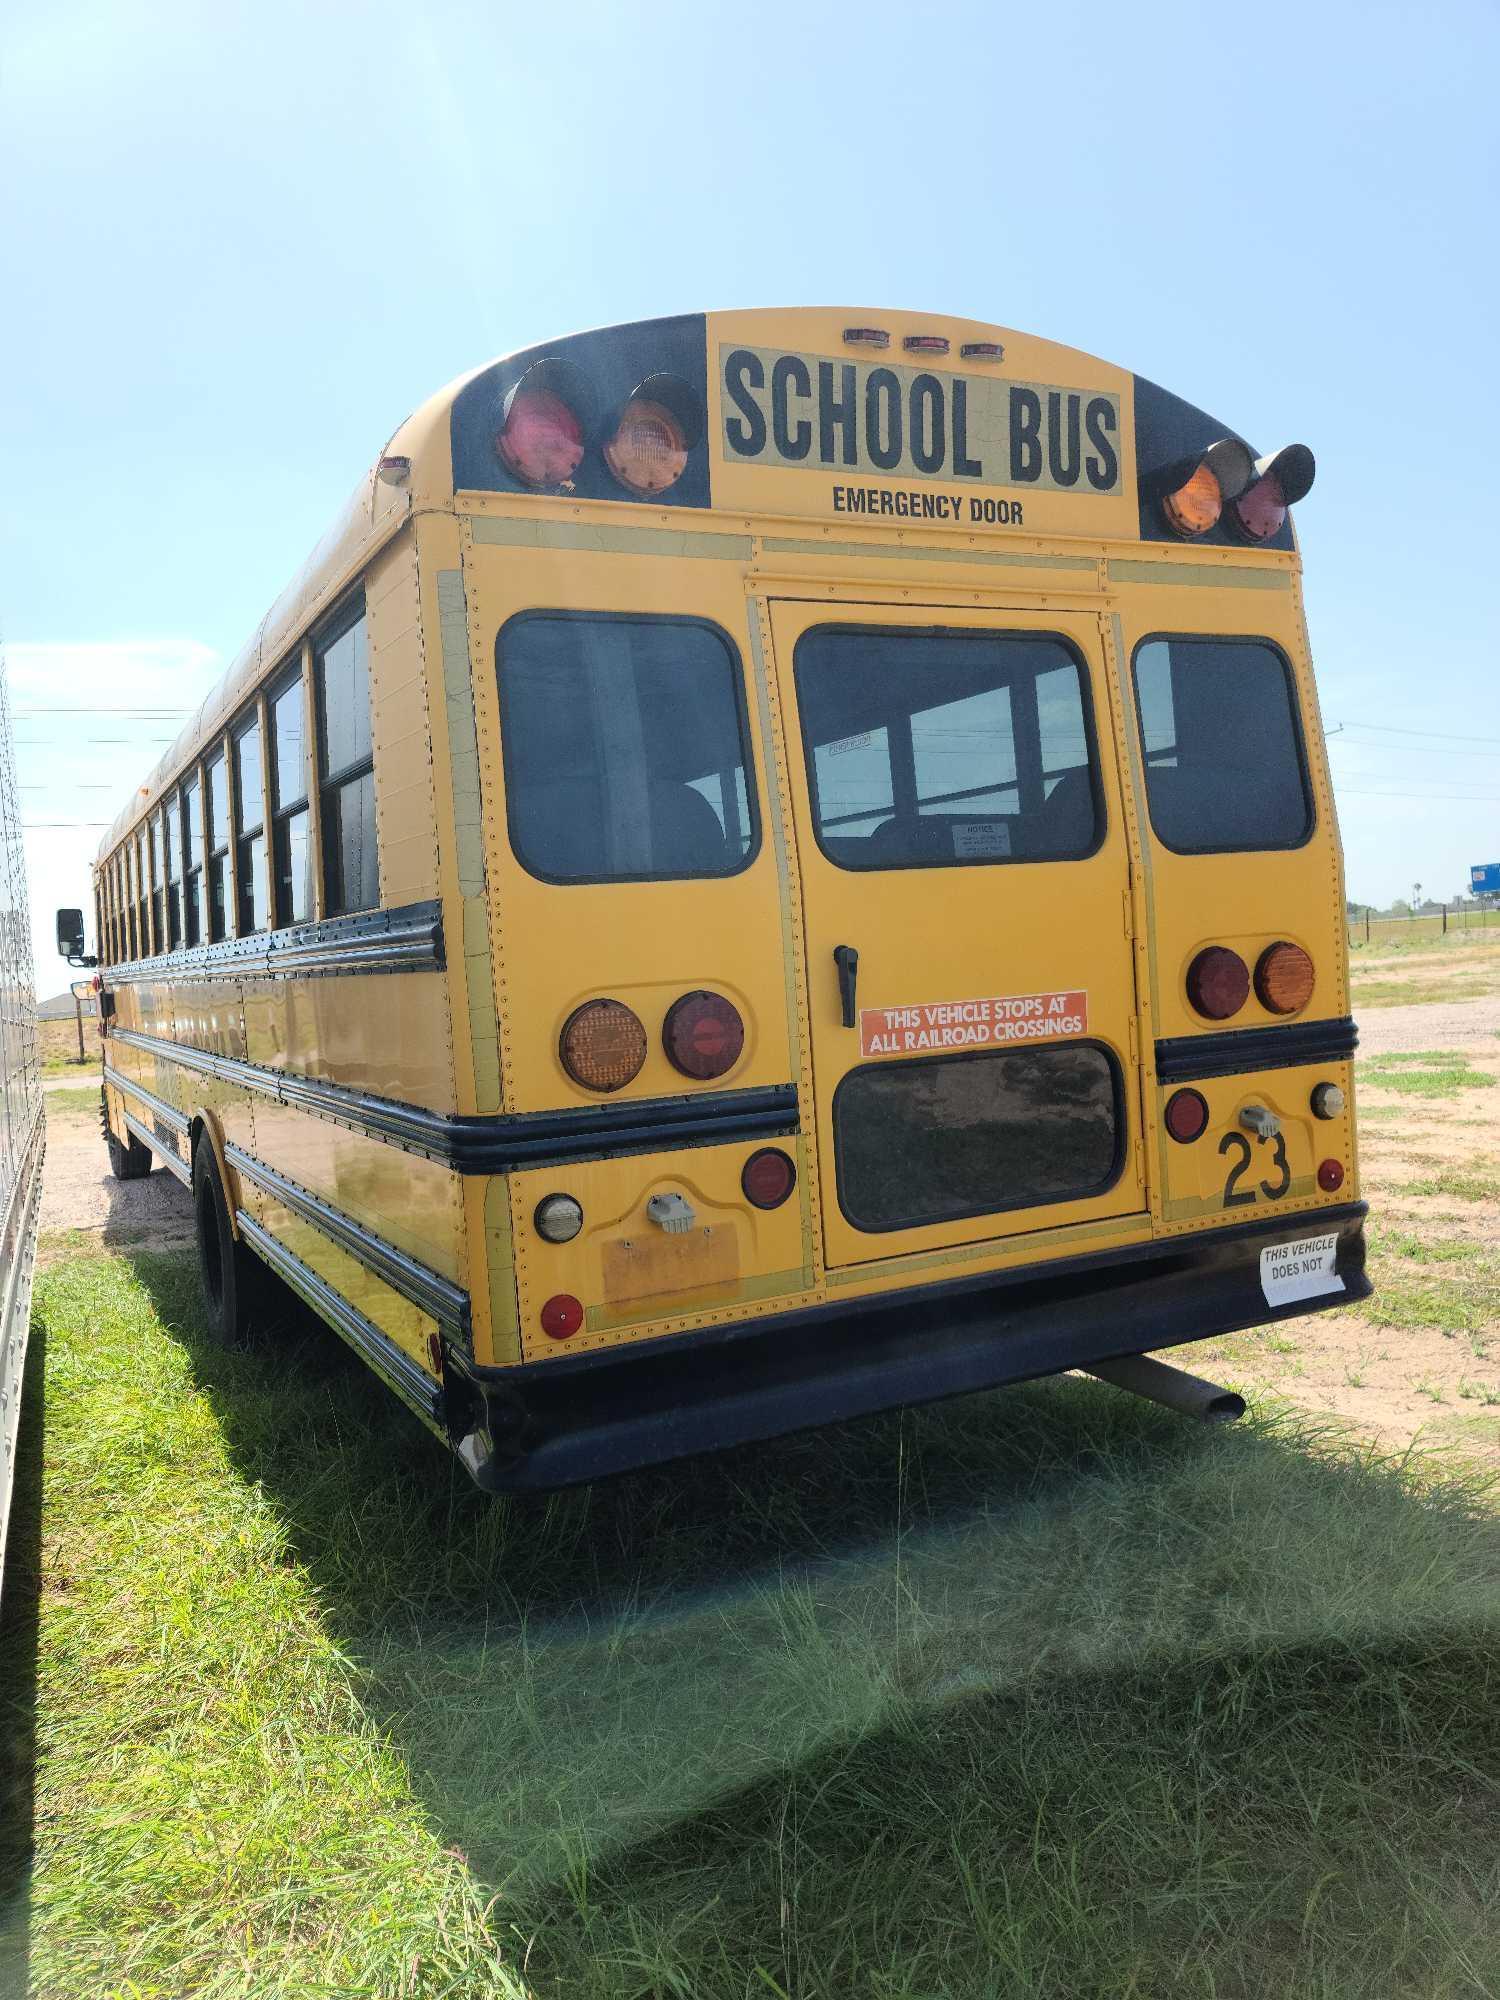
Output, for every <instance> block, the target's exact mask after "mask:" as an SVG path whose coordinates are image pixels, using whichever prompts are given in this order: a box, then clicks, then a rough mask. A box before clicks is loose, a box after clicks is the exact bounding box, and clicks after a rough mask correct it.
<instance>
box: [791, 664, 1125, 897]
mask: <svg viewBox="0 0 1500 2000" xmlns="http://www.w3.org/2000/svg"><path fill="white" fill-rule="evenodd" d="M795 669H796V680H797V701H798V705H799V708H800V710H801V716H802V734H803V743H804V747H805V750H806V754H807V761H808V780H809V786H810V789H811V791H812V800H813V819H814V824H815V826H816V828H817V834H818V844H819V846H820V847H821V848H822V850H823V852H824V853H825V854H826V855H827V856H828V858H829V860H830V861H833V862H836V863H837V864H838V866H839V867H841V868H937V867H944V866H954V865H962V864H965V863H976V862H979V863H983V862H996V861H1061V860H1067V859H1070V858H1076V857H1078V856H1080V855H1084V854H1088V853H1090V852H1091V851H1092V850H1093V848H1094V847H1095V846H1096V845H1097V844H1098V839H1099V832H1100V819H1099V812H1098V807H1097V804H1096V799H1095V790H1094V782H1093V773H1092V758H1091V754H1090V746H1089V734H1088V725H1087V720H1086V715H1085V706H1084V684H1083V676H1082V673H1081V671H1080V669H1079V666H1078V663H1077V661H1076V660H1075V659H1074V657H1073V655H1072V653H1070V652H1069V650H1068V649H1067V647H1066V646H1065V645H1064V644H1063V643H1062V641H1061V640H1059V639H1052V638H1045V637H1036V638H1033V637H1031V636H1029V635H1021V634H1007V633H988V632H880V631H864V630H860V631H849V630H839V629H837V628H832V627H830V628H826V629H824V630H820V631H814V632H808V633H805V634H804V635H803V637H802V638H801V639H800V640H799V641H798V644H797V651H796V659H795Z"/></svg>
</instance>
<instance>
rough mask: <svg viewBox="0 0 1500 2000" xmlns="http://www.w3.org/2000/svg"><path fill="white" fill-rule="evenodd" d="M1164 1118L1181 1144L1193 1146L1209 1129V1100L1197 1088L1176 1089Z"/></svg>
mask: <svg viewBox="0 0 1500 2000" xmlns="http://www.w3.org/2000/svg"><path fill="white" fill-rule="evenodd" d="M1163 1119H1164V1122H1165V1124H1166V1128H1167V1130H1168V1131H1169V1132H1170V1133H1171V1135H1172V1137H1173V1138H1174V1139H1175V1140H1176V1141H1177V1143H1178V1145H1179V1146H1191V1145H1192V1143H1193V1141H1194V1140H1195V1139H1201V1138H1202V1137H1203V1134H1204V1132H1205V1131H1206V1130H1207V1127H1208V1101H1207V1099H1206V1098H1204V1097H1203V1096H1202V1095H1201V1094H1200V1093H1199V1092H1198V1091H1196V1090H1174V1091H1173V1092H1172V1095H1171V1096H1170V1097H1169V1098H1168V1099H1167V1108H1166V1111H1165V1112H1164V1114H1163Z"/></svg>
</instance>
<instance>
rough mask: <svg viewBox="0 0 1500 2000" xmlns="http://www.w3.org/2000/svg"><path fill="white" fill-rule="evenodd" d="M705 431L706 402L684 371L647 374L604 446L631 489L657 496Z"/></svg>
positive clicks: (673, 482)
mask: <svg viewBox="0 0 1500 2000" xmlns="http://www.w3.org/2000/svg"><path fill="white" fill-rule="evenodd" d="M702 435H703V405H702V403H701V402H700V401H699V400H698V396H697V393H696V391H695V390H693V389H692V388H690V387H689V385H688V384H687V383H686V382H684V381H683V379H682V377H681V376H680V375H648V376H647V377H646V379H645V381H644V382H642V383H641V384H640V385H639V387H637V388H635V389H633V390H632V391H631V393H630V395H629V397H628V398H627V400H626V403H625V407H624V408H623V409H622V410H621V412H620V415H619V419H618V421H617V422H616V424H615V427H614V431H613V433H612V435H611V436H610V438H609V440H608V442H607V443H606V445H605V447H604V462H605V464H606V465H607V466H608V467H609V469H610V471H611V472H612V473H613V474H614V476H615V478H616V479H618V480H619V482H620V484H621V485H622V486H623V487H624V488H625V489H626V490H627V492H630V493H635V494H639V495H640V496H641V497H642V498H643V499H647V500H650V499H654V498H655V497H656V495H657V494H658V493H665V492H666V490H667V488H668V487H669V486H675V485H676V484H677V481H678V480H679V479H680V478H681V477H682V475H683V472H684V470H685V469H686V466H687V462H688V453H689V452H690V451H691V450H692V449H693V447H694V445H696V444H697V442H698V440H699V439H700V438H701V437H702Z"/></svg>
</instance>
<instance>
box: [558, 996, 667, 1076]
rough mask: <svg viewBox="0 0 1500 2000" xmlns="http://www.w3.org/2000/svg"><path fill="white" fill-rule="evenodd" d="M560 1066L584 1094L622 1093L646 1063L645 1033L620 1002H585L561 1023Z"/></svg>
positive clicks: (635, 1016) (636, 1018)
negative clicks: (616, 1091)
mask: <svg viewBox="0 0 1500 2000" xmlns="http://www.w3.org/2000/svg"><path fill="white" fill-rule="evenodd" d="M558 1054H559V1056H560V1057H561V1058H562V1066H563V1068H564V1069H565V1070H566V1071H567V1072H568V1075H569V1076H570V1077H572V1079H573V1081H574V1082H575V1083H581V1084H582V1085H583V1087H584V1089H585V1090H623V1089H624V1088H625V1086H626V1084H627V1083H629V1082H630V1081H631V1080H632V1078H634V1077H636V1076H638V1075H639V1074H640V1068H641V1064H642V1063H643V1062H644V1061H645V1060H646V1030H645V1029H644V1028H643V1027H642V1026H641V1023H640V1019H639V1017H638V1016H637V1015H635V1014H633V1013H632V1012H631V1011H630V1009H629V1008H628V1007H627V1006H625V1005H624V1003H623V1002H622V1001H619V1000H586V1001H585V1002H584V1004H583V1005H582V1006H581V1007H577V1008H575V1009H574V1010H573V1012H572V1013H571V1014H570V1015H569V1016H568V1018H567V1020H566V1021H565V1022H564V1023H563V1031H562V1035H561V1038H560V1040H559V1042H558Z"/></svg>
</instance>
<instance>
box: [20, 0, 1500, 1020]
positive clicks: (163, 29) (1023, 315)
mask: <svg viewBox="0 0 1500 2000" xmlns="http://www.w3.org/2000/svg"><path fill="white" fill-rule="evenodd" d="M1497 74H1500V10H1497V8H1496V7H1495V5H1494V4H1493V0H1483V4H1472V5H1465V4H1462V0H1449V4H1444V5H1443V6H1441V7H1436V8H1428V9H1423V10H1420V11H1419V10H1416V9H1410V8H1405V7H1400V8H1398V7H1386V6H1380V5H1370V4H1363V5H1359V6H1345V5H1320V4H1317V0H1314V4H1311V5H1307V6H1304V7H1301V8H1298V9H1295V10H1294V9H1288V8H1285V7H1264V6H1263V7H1259V8H1257V7H1254V6H1248V5H1240V6H1231V5H1228V4H1221V5H1215V6H1210V7H1204V6H1202V5H1192V6H1176V5H1143V6H1136V7H1130V8H1127V7H1122V6H1120V5H1118V4H1114V5H1109V6H1105V5H1093V4H1069V0H1052V4H1049V5H1047V6H1045V7H1040V8H1038V7H1026V8H1018V7H1007V6H1005V5H1003V4H1000V0H989V4H986V5H967V4H958V5H953V6H950V7H948V8H944V9H931V10H922V9H916V8H912V7H910V6H902V7H897V6H893V5H887V4H884V0H867V4H865V5H862V6H860V7H852V6H850V5H848V4H847V3H846V0H840V4H837V5H829V6H822V5H818V4H808V0H802V4H799V5H795V6H788V5H784V4H780V0H766V3H765V4H762V5H760V6H758V7H756V8H753V9H751V8H745V7H738V6H737V7H717V6H714V5H711V4H698V5H691V6H690V5H685V4H680V0H671V4H665V5H657V6H655V7H652V8H650V9H640V8H635V9H629V10H626V9H619V8H614V7H606V6H601V5H593V4H579V3H578V0H573V4H567V5H561V6H557V7H552V8H533V7H524V8H523V7H511V6H506V5H493V6H489V7H477V6H466V5H461V4H457V3H456V0H436V4H427V5H424V4H422V0H403V4H401V5H397V4H394V0H373V3H372V4H369V5H362V6H358V7H356V6H354V5H343V4H332V5H328V4H325V5H323V6H312V7H308V6H291V5H286V4H283V0H258V4H255V5H253V6H244V5H239V4H237V3H236V0H220V4H216V5H215V6H213V7H211V8H210V7H205V6H201V5H199V6H185V5H178V4H174V0H152V4H151V5H150V6H129V5H118V4H117V5H77V4H69V0H56V4H54V5H52V6H50V7H47V8H41V7H36V8H29V9H26V10H24V11H23V10H21V9H20V8H19V7H18V6H16V5H12V6H11V7H10V8H8V9H7V10H6V11H5V15H4V17H3V22H0V186H3V187H4V188H5V190H6V193H5V198H4V203H3V208H0V270H3V272H4V274H5V283H4V310H3V312H0V438H3V439H4V450H5V461H6V475H7V476H6V478H5V481H4V486H3V492H0V518H3V526H0V634H3V636H4V639H5V642H6V650H7V654H8V657H9V660H10V668H11V680H12V701H13V705H14V706H15V708H16V710H17V715H18V720H17V730H16V733H17V739H18V754H19V761H20V766H21V773H20V775H21V781H22V783H23V784H24V785H25V786H26V787H27V789H26V790H25V791H24V792H23V794H22V805H23V816H24V817H25V818H26V819H27V820H28V821H31V822H33V823H35V830H34V831H33V832H32V833H31V835H30V836H29V858H30V862H31V871H32V897H33V906H34V907H33V917H34V928H35V930H36V933H37V952H38V977H39V982H40V984H41V987H42V990H43V991H54V990H56V989H57V987H59V986H60V985H61V984H62V983H63V978H64V976H65V969H64V968H63V967H62V966H61V964H60V961H58V960H57V958H56V956H55V954H54V952H53V950H52V946H51V941H50V931H51V911H52V908H53V906H54V904H55V903H57V902H59V901H79V902H81V901H84V900H86V888H87V862H88V859H89V858H90V856H91V855H92V853H93V851H94V848H95V845H96V843H97V839H98V834H97V831H95V830H93V829H91V828H89V827H87V826H73V825H69V824H67V823H70V822H87V821H94V820H107V819H110V818H112V817H113V815H114V812H115V811H116V810H117V808H118V806H119V804H120V803H121V801H122V799H123V797H124V795H125V793H126V791H127V790H128V789H129V787H130V785H131V784H132V783H133V782H134V781H135V780H136V779H138V778H139V777H140V776H142V775H144V772H145V770H146V768H147V767H148V766H149V764H150V763H151V762H152V761H154V758H155V756H156V754H158V750H157V739H161V738H164V737H166V738H169V737H170V736H171V735H172V734H174V733H175V726H174V724H173V723H171V722H169V721H161V720H152V719H149V718H146V717H136V716H131V715H114V714H110V713H109V712H108V711H109V710H111V709H118V708H153V709H177V708H182V709H185V708H187V707H188V706H189V705H190V704H191V703H192V702H193V701H194V700H195V699H196V698H197V697H198V695H200V694H201V692H202V691H203V689H204V688H205V687H206V686H207V685H208V684H209V682H211V680H212V679H213V678H214V676H215V674H216V673H217V671H218V670H219V667H220V666H221V665H222V664H223V663H224V662H225V661H226V660H227V659H228V657H230V656H232V654H233V653H234V652H235V651H236V650H237V648H238V647H239V645H240V644H241V643H242V642H243V640H244V639H245V637H246V636H247V634H248V633H249V632H250V631H251V629H252V628H253V626H254V625H255V623H256V622H257V620H258V619H259V617H260V615H261V614H262V612H263V611H264V610H265V608H266V606H267V605H268V604H269V603H270V601H271V599H272V598H273V597H274V596H275V595H276V594H277V592H278V591H279V590H280V588H281V587H282V585H283V584H284V583H285V582H286V580H287V579H288V577H289V576H290V575H291V573H292V572H293V570H294V569H295V568H296V567H297V566H298V564H299V563H300V562H301V560H302V558H303V556H304V555H305V554H306V553H307V550H308V549H309V547H310V546H311V544H312V542H313V541H314V540H315V538H316V537H317V535H318V534H319V533H320V532H321V530H322V528H323V527H324V526H325V524H326V522H327V521H328V519H329V518H330V516H331V515H332V514H333V512H334V511H335V509H336V508H337V507H338V506H339V504H340V503H341V502H342V500H343V499H344V498H345V496H346V495H347V493H348V491H349V490H350V489H351V487H352V486H353V484H354V481H355V479H356V478H357V476H358V474H359V473H360V471H361V469H362V468H363V467H364V466H365V465H367V464H368V462H369V461H370V459H371V458H372V457H373V456H374V455H375V453H376V452H377V451H378V450H379V448H380V446H381V444H382V442H383V441H384V439H385V438H386V437H387V436H388V435H389V433H390V431H391V430H392V429H393V428H394V426H395V424H396V423H397V422H399V420H400V419H401V418H402V417H403V416H404V415H405V414H406V412H407V411H408V410H409V409H411V408H412V407H413V405H414V404H416V403H417V402H419V401H420V400H421V399H422V398H423V397H425V396H426V395H427V394H428V393H429V392H431V391H432V390H433V389H435V388H437V387H438V386H440V385H441V384H442V383H443V382H445V381H446V380H448V379H449V378H450V377H452V376H454V375H456V374H458V373H460V372H462V371H463V370H465V369H467V368H469V367H471V366H473V365H474V364H476V363H477V362H479V361H482V360H484V359H487V358H488V357H490V356H492V355H494V354H497V353H502V352H504V351H506V350H507V349H509V348H513V347H518V346H521V345H524V344H528V343H530V342H532V341H535V340H538V339H542V338H544V337H546V336H547V335H549V334H553V333H558V332H562V331H566V330H569V329H571V328H574V327H580V326H589V325H597V324H600V323H605V322H609V321H613V320H623V319H633V318H643V317H648V316H651V315H654V314H658V313H666V312H674V311H686V310H699V309H702V308H704V307H711V306H731V305H756V304H788V305H791V304H805V303H822V302H834V303H839V304H847V305H857V304H866V305H886V306H918V307H928V308H931V309H933V310H942V311H948V312H954V313H959V314H967V315H972V316H973V317H975V318H979V319H986V320H993V321H995V322H997V323H999V324H1002V325H1009V326H1014V327H1021V328H1026V329H1028V330H1031V331H1034V332H1037V333H1040V334H1044V335H1046V336H1048V337H1049V338H1052V339H1056V340H1061V341H1065V342H1068V343H1070V344H1071V345H1074V346H1077V347H1082V348H1085V349H1088V350H1090V351H1092V352H1094V353H1096V354H1100V355H1103V356H1105V357H1106V358H1108V359H1110V360H1112V361H1116V362H1119V363H1121V364H1122V365H1125V366H1128V367H1132V368H1136V369H1138V370H1139V371H1140V372H1141V373H1143V374H1146V375H1149V376H1151V377H1153V378H1154V379H1155V380H1157V381H1159V382H1161V383H1164V384H1165V385H1167V386H1168V387H1170V388H1172V389H1173V390H1175V391H1177V392H1178V393H1179V394H1181V395H1184V396H1186V397H1188V398H1189V399H1190V400H1192V401H1195V402H1198V403H1201V404H1202V405H1203V406H1204V407H1206V408H1209V409H1211V410H1213V411H1215V412H1216V413H1217V414H1219V415H1221V416H1223V417H1224V418H1225V419H1226V421H1227V422H1229V423H1230V424H1232V425H1234V426H1235V427H1236V428H1237V429H1239V430H1240V431H1241V432H1242V433H1243V434H1244V435H1246V436H1247V437H1249V438H1251V439H1252V440H1254V441H1256V442H1257V443H1258V444H1259V445H1261V446H1262V447H1263V448H1264V447H1265V446H1266V445H1269V444H1280V443H1282V442H1284V441H1286V440H1289V439H1293V438H1296V439H1302V440H1305V441H1306V442H1307V443H1309V444H1311V445H1312V446H1313V448H1314V450H1315V451H1316V453H1317V455H1318V463H1319V473H1318V482H1317V486H1316V487H1315V489H1314V491H1313V493H1312V495H1311V496H1310V497H1309V499H1308V501H1307V502H1306V503H1305V504H1304V505H1303V507H1302V508H1301V509H1300V510H1299V516H1298V525H1299V531H1300V534H1301V537H1302V543H1303V552H1304V556H1305V559H1306V563H1307V586H1306V588H1307V603H1308V615H1309V621H1310V625H1311V632H1312V641H1313V651H1314V657H1315V659H1316V661H1317V664H1318V671H1319V677H1320V681H1321V686H1322V694H1323V706H1324V713H1325V716H1326V717H1327V718H1328V720H1329V722H1330V725H1334V724H1343V725H1344V727H1343V729H1342V731H1341V733H1340V735H1339V736H1338V737H1337V738H1335V740H1334V751H1333V755H1334V763H1335V770H1336V773H1337V778H1338V783H1339V790H1340V807H1341V817H1342V823H1343V829H1344V840H1345V847H1346V852H1347V858H1348V876H1349V887H1350V892H1351V894H1353V895H1355V896H1357V897H1360V898H1370V899H1374V900H1377V901H1384V900H1387V899H1389V898H1390V897H1392V896H1394V895H1397V894H1404V893H1408V892H1409V890H1410V886H1411V884H1412V882H1413V881H1420V882H1421V883H1422V884H1423V885H1424V889H1425V890H1426V891H1427V892H1428V893H1433V894H1440V895H1441V894H1451V893H1453V892H1454V891H1456V890H1458V889H1459V888H1460V887H1461V886H1462V885H1463V883H1464V882H1465V881H1466V879H1467V867H1468V864H1469V863H1470V862H1471V861H1478V860H1500V695H1497V688H1500V674H1497V666H1500V658H1497V655H1500V647H1497V643H1496V641H1497V626H1500V611H1497V608H1496V593H1495V591H1494V588H1493V577H1494V574H1495V569H1496V555H1495V539H1494V538H1495V535H1496V532H1497V522H1496V519H1495V507H1494V501H1493V498H1492V494H1491V490H1490V488H1491V485H1492V482H1493V476H1494V475H1493V468H1494V465H1495V463H1496V451H1497V443H1496V430H1497V424H1500V406H1497V401H1496V381H1497V373H1500V370H1497V360H1500V356H1497V351H1496V350H1497V341H1496V333H1495V326H1496V318H1497V304H1500V300H1497V290H1500V281H1497V276H1496V270H1497V261H1500V260H1497V255H1496V249H1497V246H1496V227H1495V215H1496V200H1497V194H1500V186H1497V183H1500V173H1497V150H1500V141H1497V123H1500V122H1497V120H1496V118H1495V115H1494V81H1495V77H1496V75H1497ZM58 708H72V709H75V710H80V711H82V713H75V714H72V715H67V714H64V715H58V714H51V713H46V712H45V711H47V710H51V709H58ZM1377 725H1378V726H1377ZM1407 731H1423V732H1428V733H1427V734H1424V735H1421V736H1417V735H1410V734H1405V733H1401V732H1407ZM59 822H61V823H63V824H61V825H59V824H58V823H59Z"/></svg>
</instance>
